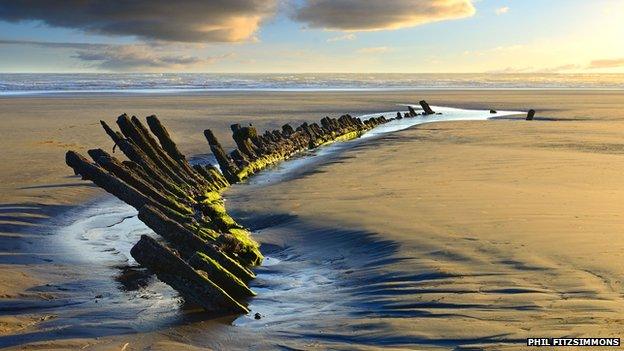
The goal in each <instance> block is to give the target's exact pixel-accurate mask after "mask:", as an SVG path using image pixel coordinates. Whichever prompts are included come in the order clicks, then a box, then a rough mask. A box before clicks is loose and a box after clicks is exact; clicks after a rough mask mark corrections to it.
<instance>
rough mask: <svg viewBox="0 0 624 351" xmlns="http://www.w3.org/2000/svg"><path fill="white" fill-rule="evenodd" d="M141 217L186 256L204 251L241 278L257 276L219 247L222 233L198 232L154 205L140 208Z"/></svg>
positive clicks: (248, 278)
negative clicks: (218, 241)
mask: <svg viewBox="0 0 624 351" xmlns="http://www.w3.org/2000/svg"><path fill="white" fill-rule="evenodd" d="M139 219H140V220H141V221H143V223H145V224H146V225H147V226H148V227H149V228H150V229H152V230H153V231H154V232H155V233H156V234H158V235H160V236H162V237H163V238H164V239H165V240H167V241H168V242H170V243H171V244H172V245H174V246H175V247H177V248H179V250H180V251H181V252H183V253H185V254H186V256H191V255H193V254H195V252H202V253H204V254H206V255H208V256H210V257H211V258H212V259H214V260H215V261H216V262H217V263H218V264H219V265H221V266H222V267H223V268H224V269H226V270H227V271H229V272H231V273H232V274H234V275H235V276H237V277H238V278H239V279H241V280H244V281H248V280H251V279H253V278H254V277H255V275H254V274H253V273H252V272H251V271H250V270H249V269H247V268H245V267H243V266H242V265H241V264H240V263H238V262H237V261H236V260H235V259H233V258H231V257H230V256H228V255H227V254H226V253H225V252H223V251H221V250H220V249H219V247H218V245H217V244H216V243H217V242H216V239H217V238H218V237H219V236H220V235H221V234H219V233H216V232H214V231H210V230H207V229H205V230H202V231H201V232H199V233H197V234H196V233H194V232H192V231H190V230H189V229H187V228H185V227H184V226H182V225H181V224H180V223H178V222H176V221H175V220H173V219H171V218H168V217H167V216H165V215H164V214H163V213H162V212H160V211H159V210H157V209H156V208H154V207H152V206H144V207H142V208H141V209H139Z"/></svg>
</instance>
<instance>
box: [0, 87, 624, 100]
mask: <svg viewBox="0 0 624 351" xmlns="http://www.w3.org/2000/svg"><path fill="white" fill-rule="evenodd" d="M419 91H425V92H435V91H441V92H462V91H472V92H474V91H488V92H492V91H501V92H504V91H510V92H514V91H516V92H521V91H529V92H536V91H550V92H556V91H562V92H600V91H614V92H617V91H624V87H623V88H566V87H553V88H544V87H540V88H508V87H504V88H483V87H473V88H470V87H461V88H458V87H447V88H441V87H417V88H387V89H383V88H353V89H344V88H335V89H333V88H328V89H296V88H283V89H279V88H275V89H180V90H173V89H127V90H123V89H119V90H57V91H16V92H0V98H12V97H31V98H32V97H63V98H65V97H72V96H85V97H97V96H158V95H168V96H171V95H178V96H193V95H202V94H206V93H212V94H232V93H358V92H362V93H367V92H369V93H376V92H378V93H393V92H419Z"/></svg>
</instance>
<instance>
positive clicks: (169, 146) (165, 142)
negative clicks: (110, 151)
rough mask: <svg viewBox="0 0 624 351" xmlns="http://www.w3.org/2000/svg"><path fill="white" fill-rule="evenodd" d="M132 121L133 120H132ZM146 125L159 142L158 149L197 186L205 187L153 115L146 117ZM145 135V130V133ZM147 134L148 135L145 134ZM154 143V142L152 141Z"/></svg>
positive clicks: (203, 182)
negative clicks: (196, 183)
mask: <svg viewBox="0 0 624 351" xmlns="http://www.w3.org/2000/svg"><path fill="white" fill-rule="evenodd" d="M133 120H134V119H133ZM146 120H147V125H148V126H149V128H150V130H151V131H152V133H154V135H155V136H156V138H158V141H159V142H160V147H161V148H162V149H163V151H164V152H165V153H167V155H169V157H170V159H171V160H173V161H174V162H176V163H177V164H178V166H179V167H181V168H182V170H183V171H184V172H186V174H187V175H189V176H190V177H192V178H193V179H194V180H195V181H196V182H198V184H200V185H205V181H203V180H202V179H203V178H202V177H200V175H198V174H197V173H196V172H195V171H194V169H193V168H192V167H191V165H190V164H189V163H188V161H187V160H186V157H185V156H184V155H183V154H182V153H181V152H180V150H179V149H178V146H177V145H176V143H175V142H174V141H173V139H171V136H170V135H169V132H168V131H167V129H166V128H165V126H163V125H162V123H160V120H159V119H158V117H156V116H155V115H151V116H147V118H146ZM145 133H147V130H146V131H145ZM147 134H149V133H147ZM154 143H156V141H154Z"/></svg>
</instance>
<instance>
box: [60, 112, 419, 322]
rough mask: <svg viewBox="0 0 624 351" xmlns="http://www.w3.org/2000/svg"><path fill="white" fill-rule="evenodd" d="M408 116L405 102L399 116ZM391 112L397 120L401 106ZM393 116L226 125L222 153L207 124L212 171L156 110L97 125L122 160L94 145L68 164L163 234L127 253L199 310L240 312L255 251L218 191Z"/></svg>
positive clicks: (72, 154)
mask: <svg viewBox="0 0 624 351" xmlns="http://www.w3.org/2000/svg"><path fill="white" fill-rule="evenodd" d="M421 105H422V102H421ZM426 106H428V105H426ZM423 108H424V106H423ZM425 111H426V110H425ZM415 115H416V114H415V112H414V110H413V108H411V107H410V113H406V114H405V117H414V116H415ZM396 118H397V119H400V118H402V115H401V113H400V112H398V113H397V117H396ZM393 119H395V118H392V119H386V118H385V117H383V116H380V117H372V118H369V119H367V120H364V121H362V120H361V119H359V118H354V117H352V116H350V115H348V114H347V115H343V116H341V117H340V118H330V117H325V118H323V119H321V121H320V123H312V124H308V123H303V124H301V125H300V126H298V127H297V128H293V127H292V126H290V125H289V124H285V125H283V126H282V128H281V129H280V130H273V131H266V132H264V133H263V134H261V133H258V131H257V130H256V128H254V127H253V126H251V125H249V126H241V125H240V124H233V125H232V126H231V129H232V137H233V139H234V142H235V144H236V148H235V149H234V150H233V151H231V152H230V153H226V151H225V150H224V148H223V147H222V146H221V144H220V143H219V141H218V140H217V138H216V137H215V135H214V133H213V132H212V131H211V130H209V129H207V130H205V131H204V136H205V137H206V140H207V141H208V144H209V146H210V149H211V151H212V153H213V155H214V156H215V158H216V160H217V162H218V164H219V169H217V168H216V167H214V166H213V165H198V164H196V165H193V166H191V165H190V164H189V162H188V161H187V159H186V157H185V156H184V155H183V154H182V153H181V152H180V150H179V149H178V147H177V145H176V143H175V142H174V141H173V140H172V138H171V136H170V134H169V132H168V131H167V129H166V128H165V127H164V126H163V125H162V123H161V122H160V121H159V120H158V118H157V117H156V116H149V117H147V119H146V120H147V126H148V127H147V128H146V127H145V125H144V124H143V123H142V122H141V121H140V120H139V119H138V118H136V117H129V116H128V115H125V114H124V115H121V116H119V117H118V118H117V125H118V127H119V131H115V130H113V129H112V128H111V127H110V126H109V125H108V124H107V123H106V122H104V121H101V124H102V127H103V128H104V130H105V132H106V133H107V134H108V135H109V136H110V138H111V139H112V140H113V142H114V147H113V152H114V150H115V148H119V149H120V150H121V151H122V152H123V154H124V155H125V156H126V158H127V160H124V161H120V160H118V159H117V158H115V157H113V156H112V155H110V154H109V153H107V152H106V151H104V150H102V149H93V150H89V152H88V154H89V156H90V157H91V159H92V161H90V160H88V159H87V158H85V157H84V156H82V155H80V154H79V153H77V152H74V151H68V152H67V154H66V163H67V165H69V166H70V167H71V168H72V169H73V170H74V172H75V173H76V174H80V175H81V176H82V178H83V179H87V180H90V181H92V182H93V183H95V184H96V185H97V186H99V187H101V188H102V189H104V190H106V191H107V192H109V193H111V194H113V195H114V196H116V197H117V198H119V199H121V200H122V201H124V202H126V203H127V204H129V205H131V206H133V207H134V208H136V209H137V210H138V218H139V219H140V220H141V221H143V222H144V223H145V224H146V225H147V226H148V227H149V228H150V229H152V230H153V231H154V233H155V234H157V235H158V236H160V237H161V238H162V240H158V241H157V240H155V239H154V238H152V237H149V236H142V237H141V239H140V240H139V242H138V243H137V244H136V245H135V246H134V247H133V248H132V250H131V254H132V257H134V258H135V259H136V261H137V262H138V263H139V264H141V265H142V266H144V267H146V268H147V269H148V270H150V271H151V272H153V273H154V274H156V276H157V277H158V279H160V280H162V281H163V282H165V283H167V284H168V285H170V286H171V287H173V288H174V289H176V290H177V291H178V292H180V294H181V295H182V296H183V297H184V298H185V299H187V300H189V301H192V302H194V303H196V304H198V305H200V306H202V307H203V308H204V309H206V310H207V311H211V312H218V313H247V312H249V311H248V309H247V307H245V304H246V299H248V298H249V297H252V296H255V293H254V292H253V291H252V290H251V289H250V288H249V286H248V285H247V284H248V282H249V281H250V280H252V279H253V278H255V275H254V273H253V272H252V271H251V267H253V266H256V265H259V264H260V263H261V262H262V259H263V256H262V254H261V253H260V250H259V245H258V243H257V242H255V241H254V240H253V239H252V238H251V234H250V233H249V231H248V230H247V229H245V228H244V227H242V226H241V225H239V224H238V223H236V221H235V220H234V219H233V218H232V217H230V216H229V215H228V213H227V211H226V209H225V206H224V204H223V200H222V198H221V195H220V192H221V191H222V190H223V189H225V188H227V187H228V186H230V184H234V183H237V182H240V181H242V180H244V179H246V178H248V177H249V176H251V175H253V174H254V173H256V172H258V171H260V170H262V169H265V168H267V167H269V166H270V165H273V164H275V163H277V162H280V161H283V160H286V159H288V158H290V157H292V156H293V155H295V154H297V153H300V152H303V151H306V150H309V149H313V148H317V147H320V146H323V145H327V144H329V143H333V142H337V141H346V140H351V139H355V138H358V137H359V136H361V135H362V134H363V133H365V132H366V131H368V130H370V129H372V128H374V127H376V126H377V125H379V124H383V123H386V122H388V121H391V120H393ZM148 128H149V129H148ZM150 132H151V133H150Z"/></svg>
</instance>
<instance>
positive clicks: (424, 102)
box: [419, 100, 435, 115]
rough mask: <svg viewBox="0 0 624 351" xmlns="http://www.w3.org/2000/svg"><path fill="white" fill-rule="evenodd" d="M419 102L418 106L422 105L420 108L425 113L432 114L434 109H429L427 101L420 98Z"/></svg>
mask: <svg viewBox="0 0 624 351" xmlns="http://www.w3.org/2000/svg"><path fill="white" fill-rule="evenodd" d="M419 104H420V107H422V109H423V111H424V112H425V114H426V115H433V114H435V111H433V110H432V109H431V107H429V104H428V103H427V101H425V100H421V101H420V102H419Z"/></svg>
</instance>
